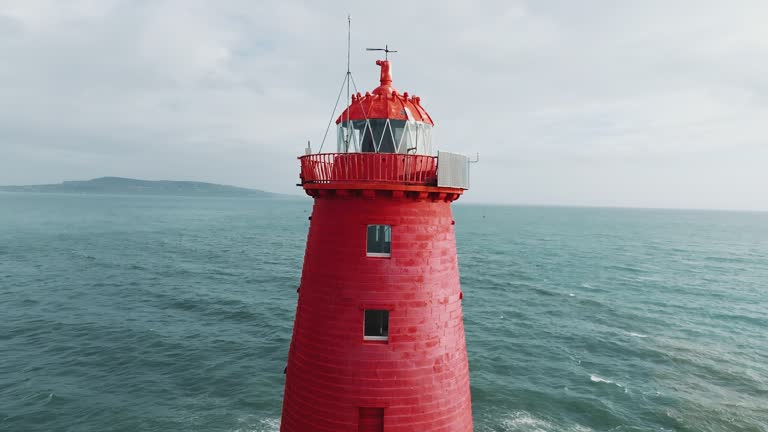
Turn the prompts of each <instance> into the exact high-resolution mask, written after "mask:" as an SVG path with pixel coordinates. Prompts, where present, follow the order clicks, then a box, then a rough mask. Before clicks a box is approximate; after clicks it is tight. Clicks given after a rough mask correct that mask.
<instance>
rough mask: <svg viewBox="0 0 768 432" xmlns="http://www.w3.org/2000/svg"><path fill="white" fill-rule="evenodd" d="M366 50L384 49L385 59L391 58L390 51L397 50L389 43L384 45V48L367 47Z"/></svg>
mask: <svg viewBox="0 0 768 432" xmlns="http://www.w3.org/2000/svg"><path fill="white" fill-rule="evenodd" d="M365 50H366V51H384V60H389V53H391V52H397V51H395V50H391V49H389V45H384V48H366V49H365Z"/></svg>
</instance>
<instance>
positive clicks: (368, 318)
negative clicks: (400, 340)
mask: <svg viewBox="0 0 768 432" xmlns="http://www.w3.org/2000/svg"><path fill="white" fill-rule="evenodd" d="M364 327H365V329H364V333H363V340H367V341H386V340H388V339H389V311H388V310H377V309H370V310H366V311H365V325H364Z"/></svg>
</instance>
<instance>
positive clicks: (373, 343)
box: [280, 60, 472, 432]
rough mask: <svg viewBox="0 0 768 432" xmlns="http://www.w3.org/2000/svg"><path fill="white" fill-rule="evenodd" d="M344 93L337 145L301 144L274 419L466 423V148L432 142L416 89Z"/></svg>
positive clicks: (404, 426) (313, 425) (413, 427)
mask: <svg viewBox="0 0 768 432" xmlns="http://www.w3.org/2000/svg"><path fill="white" fill-rule="evenodd" d="M376 64H378V65H379V66H381V85H380V86H379V87H377V88H376V89H375V90H373V91H372V92H370V93H366V94H365V95H362V94H360V93H357V94H356V95H353V96H352V98H351V99H352V100H351V103H350V105H349V107H347V109H346V110H345V111H344V112H343V113H342V114H341V116H340V117H339V118H338V120H337V121H336V124H337V129H338V140H337V152H336V153H319V154H308V155H305V156H302V157H300V158H299V159H300V161H301V184H302V187H303V188H304V190H305V191H306V193H307V194H308V195H310V196H311V197H313V198H314V207H313V210H312V216H311V217H310V226H309V235H308V238H307V249H306V253H305V256H304V269H303V273H302V276H301V284H300V287H299V298H298V306H297V309H296V319H295V322H294V329H293V337H292V340H291V346H290V350H289V354H288V366H287V368H286V383H285V395H284V400H283V414H282V423H281V426H280V430H281V431H282V432H346V431H348V432H363V431H365V432H374V431H376V432H384V431H385V432H430V431H434V432H437V431H440V432H449V431H451V432H453V431H455V432H459V431H461V432H467V431H472V411H471V401H470V391H469V368H468V363H467V351H466V345H465V340H464V323H463V318H462V312H461V300H462V297H463V295H462V291H461V286H460V284H459V271H458V265H457V257H456V242H455V237H454V229H453V228H454V227H453V225H454V221H453V217H452V214H451V202H453V201H454V200H456V199H458V198H459V197H460V196H461V194H462V193H463V192H464V190H465V189H467V186H468V160H467V158H466V157H464V156H461V155H458V154H454V153H446V152H437V153H436V155H435V153H433V148H432V141H431V131H432V127H433V125H434V123H433V122H432V118H431V117H430V116H429V114H427V112H426V111H425V110H424V108H423V107H422V106H421V100H420V98H418V97H415V96H411V95H409V94H408V93H407V92H405V93H400V92H399V91H397V90H396V89H395V88H394V87H393V86H392V74H391V69H390V68H391V65H390V62H389V61H387V60H379V61H377V62H376Z"/></svg>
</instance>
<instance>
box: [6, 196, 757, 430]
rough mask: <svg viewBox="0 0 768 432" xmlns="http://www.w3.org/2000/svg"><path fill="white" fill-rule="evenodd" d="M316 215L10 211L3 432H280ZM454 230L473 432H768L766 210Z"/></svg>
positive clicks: (43, 206) (107, 204)
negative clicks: (299, 294)
mask: <svg viewBox="0 0 768 432" xmlns="http://www.w3.org/2000/svg"><path fill="white" fill-rule="evenodd" d="M310 207H311V200H310V199H309V198H305V199H301V198H298V199H295V200H290V199H287V200H259V199H251V198H245V199H242V198H241V199H235V198H180V197H157V196H154V197H149V196H95V195H51V194H13V193H0V431H3V432H5V431H8V432H11V431H12V432H16V431H19V432H27V431H46V432H48V431H71V432H80V431H98V432H101V431H116V432H122V431H125V432H136V431H158V432H176V431H179V432H181V431H185V432H194V431H200V432H267V431H277V430H278V426H279V417H280V406H281V399H282V393H283V383H284V376H283V368H284V367H285V364H286V355H287V350H288V344H289V339H290V335H291V327H292V324H293V322H292V321H293V316H294V308H295V304H296V287H297V284H298V283H299V276H300V272H301V265H302V259H303V252H304V242H305V240H306V234H307V228H308V221H307V216H308V215H309V212H310V210H311V208H310ZM454 212H455V219H456V238H457V243H458V249H459V264H460V270H461V279H462V286H463V291H464V301H463V305H464V315H465V324H466V332H467V333H466V335H467V343H468V350H469V360H470V370H471V379H472V397H473V410H474V419H475V430H476V431H478V432H487V431H504V432H509V431H531V432H543V431H755V432H759V431H760V432H765V431H768V213H735V212H715V211H672V210H629V209H600V208H556V207H551V208H544V207H502V206H475V205H467V204H462V203H461V201H459V202H458V203H457V204H456V205H455V207H454Z"/></svg>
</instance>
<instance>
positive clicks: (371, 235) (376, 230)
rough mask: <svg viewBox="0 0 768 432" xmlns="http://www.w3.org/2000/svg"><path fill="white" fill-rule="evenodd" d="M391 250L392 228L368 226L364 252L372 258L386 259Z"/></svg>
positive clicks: (387, 226)
mask: <svg viewBox="0 0 768 432" xmlns="http://www.w3.org/2000/svg"><path fill="white" fill-rule="evenodd" d="M391 249H392V227H391V226H389V225H368V241H367V244H366V252H367V253H368V256H372V257H388V256H390V252H391Z"/></svg>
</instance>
